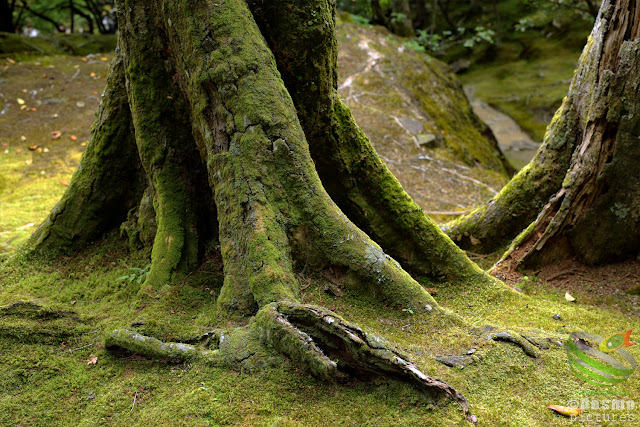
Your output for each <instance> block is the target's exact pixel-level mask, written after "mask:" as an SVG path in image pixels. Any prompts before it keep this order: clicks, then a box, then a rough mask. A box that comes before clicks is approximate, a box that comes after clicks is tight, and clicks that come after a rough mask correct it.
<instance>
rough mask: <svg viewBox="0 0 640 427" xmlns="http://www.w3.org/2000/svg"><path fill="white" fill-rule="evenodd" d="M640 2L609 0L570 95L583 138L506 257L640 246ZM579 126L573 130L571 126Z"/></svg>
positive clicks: (626, 252) (608, 252)
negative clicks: (558, 181)
mask: <svg viewBox="0 0 640 427" xmlns="http://www.w3.org/2000/svg"><path fill="white" fill-rule="evenodd" d="M638 37H640V5H639V4H638V3H637V2H633V1H628V0H622V1H605V2H603V4H602V8H601V9H600V15H599V16H598V20H597V22H596V24H595V26H594V29H593V32H592V33H591V36H590V38H589V42H588V43H587V46H586V47H585V50H584V52H583V54H582V57H581V58H580V63H579V66H578V70H577V71H576V74H575V77H574V80H573V83H572V85H571V88H570V95H569V97H570V98H571V99H572V100H573V103H574V105H576V127H577V132H578V133H579V135H580V139H579V140H578V143H577V144H576V147H575V149H574V151H573V153H572V157H571V162H570V165H569V166H568V168H567V170H566V172H565V174H564V175H563V182H562V184H561V187H559V188H558V189H557V191H556V192H554V193H555V194H553V195H552V196H551V197H550V199H549V201H548V203H547V204H546V205H545V207H544V209H542V212H541V213H540V215H539V216H538V217H537V219H536V221H535V225H533V226H531V227H529V228H528V231H527V233H525V234H523V235H522V236H521V237H520V238H519V240H518V242H517V244H514V245H513V246H512V248H511V249H510V251H509V252H508V253H507V255H505V257H506V259H507V261H508V263H507V264H509V263H513V262H515V263H518V264H519V263H525V264H527V265H537V264H550V263H554V262H557V261H559V260H563V259H566V258H569V257H572V256H577V257H578V258H580V260H582V261H583V262H586V263H588V264H597V263H603V262H608V261H612V260H614V259H620V258H621V257H624V256H630V255H631V256H633V255H636V254H637V252H638V249H640V228H639V227H638V219H639V218H640V199H639V196H638V195H639V194H640V193H639V192H638V190H640V180H639V178H638V177H637V174H635V173H634V172H632V171H634V170H635V169H634V165H637V161H638V158H639V156H640V151H639V150H640V148H639V146H638V144H637V135H638V134H639V132H638V131H639V130H640V97H639V95H638V92H639V91H638V81H639V80H640V42H639V41H638ZM574 132H575V131H574Z"/></svg>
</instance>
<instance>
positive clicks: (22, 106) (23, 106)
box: [20, 105, 29, 111]
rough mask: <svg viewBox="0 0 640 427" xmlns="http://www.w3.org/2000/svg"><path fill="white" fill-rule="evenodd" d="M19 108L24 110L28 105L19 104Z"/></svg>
mask: <svg viewBox="0 0 640 427" xmlns="http://www.w3.org/2000/svg"><path fill="white" fill-rule="evenodd" d="M20 109H21V110H23V111H24V110H27V109H29V107H27V106H26V105H21V106H20Z"/></svg>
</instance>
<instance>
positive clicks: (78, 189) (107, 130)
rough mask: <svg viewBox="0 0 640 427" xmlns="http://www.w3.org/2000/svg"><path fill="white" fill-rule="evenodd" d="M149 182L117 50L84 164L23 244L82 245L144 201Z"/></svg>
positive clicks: (38, 248)
mask: <svg viewBox="0 0 640 427" xmlns="http://www.w3.org/2000/svg"><path fill="white" fill-rule="evenodd" d="M145 186H146V179H145V177H144V171H143V169H142V166H141V164H140V161H139V160H138V150H137V148H136V143H135V139H134V135H133V125H132V122H131V112H130V110H129V103H128V101H127V93H126V90H125V69H124V61H123V57H122V55H121V54H120V53H119V51H118V52H117V53H116V55H115V58H114V60H113V62H112V63H111V67H110V69H109V73H108V76H107V87H106V89H105V92H104V94H103V97H102V102H101V104H100V108H99V110H98V115H97V120H96V122H95V124H94V125H93V127H92V129H91V137H90V140H89V145H88V146H87V151H86V152H85V153H84V155H83V157H82V160H81V161H80V167H79V168H78V170H77V171H76V172H75V174H74V176H73V178H72V180H71V184H70V185H69V186H68V187H67V190H66V192H65V194H64V196H63V197H62V199H61V200H60V202H58V204H57V205H56V206H55V208H53V210H52V211H51V213H50V214H49V216H48V217H47V219H46V220H45V221H44V222H43V223H42V225H41V226H40V227H39V228H38V230H37V231H36V232H35V233H34V234H33V235H32V236H31V238H30V240H29V242H28V243H27V245H25V247H24V249H25V250H26V251H27V252H28V253H33V254H39V255H46V256H56V255H58V254H60V253H66V252H68V251H70V250H77V249H80V248H82V247H84V246H85V245H86V244H87V243H89V242H91V241H93V240H94V239H96V238H98V237H100V235H101V234H102V233H104V232H105V231H107V230H108V229H110V228H112V227H117V226H118V225H119V224H120V223H121V222H122V221H123V220H124V219H125V218H126V216H127V212H128V211H129V210H130V209H131V208H133V207H134V206H135V205H136V204H137V203H138V202H139V201H140V197H141V196H142V193H143V191H144V188H145Z"/></svg>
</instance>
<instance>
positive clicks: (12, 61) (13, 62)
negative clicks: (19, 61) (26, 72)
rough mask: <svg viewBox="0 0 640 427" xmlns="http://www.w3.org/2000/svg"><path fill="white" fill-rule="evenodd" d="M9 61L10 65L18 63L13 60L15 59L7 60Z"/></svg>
mask: <svg viewBox="0 0 640 427" xmlns="http://www.w3.org/2000/svg"><path fill="white" fill-rule="evenodd" d="M7 61H9V64H15V63H16V61H14V60H13V59H11V58H7Z"/></svg>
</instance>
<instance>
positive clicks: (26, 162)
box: [24, 159, 33, 166]
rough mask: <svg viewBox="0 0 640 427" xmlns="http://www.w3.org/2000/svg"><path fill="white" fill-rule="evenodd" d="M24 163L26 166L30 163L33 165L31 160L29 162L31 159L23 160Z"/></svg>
mask: <svg viewBox="0 0 640 427" xmlns="http://www.w3.org/2000/svg"><path fill="white" fill-rule="evenodd" d="M24 163H25V164H26V165H27V166H28V165H30V164H31V163H33V160H31V159H29V160H25V161H24Z"/></svg>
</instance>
